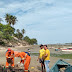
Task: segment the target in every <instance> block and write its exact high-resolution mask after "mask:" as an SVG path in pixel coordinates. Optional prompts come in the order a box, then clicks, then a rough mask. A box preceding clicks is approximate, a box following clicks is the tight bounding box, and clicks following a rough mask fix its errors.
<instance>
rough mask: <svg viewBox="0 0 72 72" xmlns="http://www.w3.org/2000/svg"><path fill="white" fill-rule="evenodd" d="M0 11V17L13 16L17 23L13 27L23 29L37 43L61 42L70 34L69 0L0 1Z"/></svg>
mask: <svg viewBox="0 0 72 72" xmlns="http://www.w3.org/2000/svg"><path fill="white" fill-rule="evenodd" d="M0 11H1V13H0V17H4V15H5V14H6V13H10V14H12V15H15V16H16V17H17V19H18V22H17V23H16V25H15V26H14V27H15V28H16V29H17V28H19V29H20V30H21V29H23V28H25V30H26V35H28V36H29V37H31V38H32V37H35V38H37V39H38V41H39V43H41V42H42V43H44V42H45V43H54V41H55V43H56V42H59V41H61V42H62V40H63V41H65V39H66V38H67V37H68V35H67V34H69V35H70V33H71V27H72V26H71V24H72V20H71V19H72V1H71V0H0ZM68 32H70V33H68ZM63 35H64V36H65V37H64V36H63ZM62 36H63V38H62V39H61V37H62ZM59 37H60V38H59ZM68 39H69V38H68ZM68 39H67V41H69V40H68ZM52 41H53V42H52Z"/></svg>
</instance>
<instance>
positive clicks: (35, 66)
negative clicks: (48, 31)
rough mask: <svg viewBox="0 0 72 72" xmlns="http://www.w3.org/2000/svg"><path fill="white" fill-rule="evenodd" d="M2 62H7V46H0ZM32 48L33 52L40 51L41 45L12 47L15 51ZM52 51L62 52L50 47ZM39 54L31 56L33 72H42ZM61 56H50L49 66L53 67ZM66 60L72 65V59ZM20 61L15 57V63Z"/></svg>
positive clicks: (0, 62)
mask: <svg viewBox="0 0 72 72" xmlns="http://www.w3.org/2000/svg"><path fill="white" fill-rule="evenodd" d="M0 48H1V49H0V64H2V65H5V63H6V58H5V53H6V50H7V48H5V47H3V48H2V47H0ZM28 48H29V49H30V50H31V52H32V53H38V52H39V49H40V48H39V46H25V47H22V46H17V47H14V48H12V49H13V50H14V51H27V49H28ZM50 52H51V53H61V52H56V51H55V50H54V49H50ZM37 58H38V56H31V63H30V67H29V70H30V71H31V72H41V66H40V63H39V61H37ZM59 59H61V58H57V57H50V64H49V67H50V69H51V67H52V66H53V65H54V63H55V62H56V61H57V60H59ZM63 60H64V61H66V62H68V63H70V64H71V65H72V59H63ZM19 61H20V58H15V64H17V63H18V62H19Z"/></svg>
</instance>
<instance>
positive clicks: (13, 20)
mask: <svg viewBox="0 0 72 72" xmlns="http://www.w3.org/2000/svg"><path fill="white" fill-rule="evenodd" d="M16 21H18V20H17V18H16V17H15V16H13V17H12V25H15V23H16Z"/></svg>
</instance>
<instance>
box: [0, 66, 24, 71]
mask: <svg viewBox="0 0 72 72" xmlns="http://www.w3.org/2000/svg"><path fill="white" fill-rule="evenodd" d="M0 72H24V69H21V68H19V67H18V65H15V67H14V68H12V67H11V66H9V68H5V66H3V65H1V66H0Z"/></svg>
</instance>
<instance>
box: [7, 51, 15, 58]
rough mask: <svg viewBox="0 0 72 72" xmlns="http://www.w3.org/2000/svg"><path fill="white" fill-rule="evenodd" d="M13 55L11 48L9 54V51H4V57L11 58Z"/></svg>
mask: <svg viewBox="0 0 72 72" xmlns="http://www.w3.org/2000/svg"><path fill="white" fill-rule="evenodd" d="M13 57H14V51H13V50H11V54H9V52H8V51H7V52H6V58H13Z"/></svg>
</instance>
